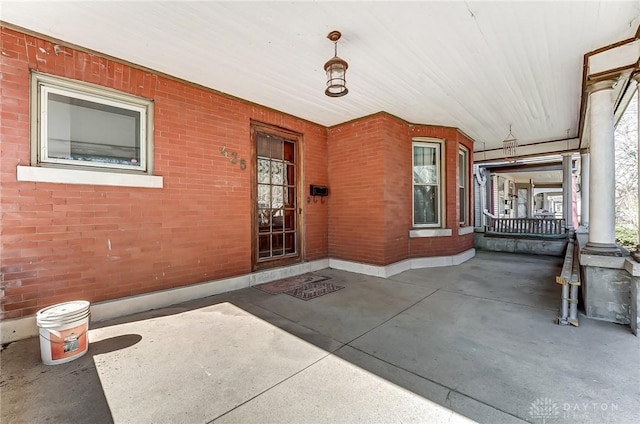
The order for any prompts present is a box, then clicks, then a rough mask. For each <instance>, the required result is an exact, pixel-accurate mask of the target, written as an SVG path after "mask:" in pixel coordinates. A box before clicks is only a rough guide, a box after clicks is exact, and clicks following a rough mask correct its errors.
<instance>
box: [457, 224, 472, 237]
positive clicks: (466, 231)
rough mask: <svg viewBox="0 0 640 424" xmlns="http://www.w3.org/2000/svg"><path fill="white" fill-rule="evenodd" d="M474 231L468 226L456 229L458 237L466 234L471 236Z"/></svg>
mask: <svg viewBox="0 0 640 424" xmlns="http://www.w3.org/2000/svg"><path fill="white" fill-rule="evenodd" d="M474 231H475V228H474V227H473V226H469V227H460V228H458V235H459V236H464V235H466V234H471V233H473V232H474Z"/></svg>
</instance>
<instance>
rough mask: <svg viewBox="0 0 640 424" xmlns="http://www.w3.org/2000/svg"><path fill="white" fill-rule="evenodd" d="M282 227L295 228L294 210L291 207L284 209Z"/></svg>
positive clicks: (286, 228)
mask: <svg viewBox="0 0 640 424" xmlns="http://www.w3.org/2000/svg"><path fill="white" fill-rule="evenodd" d="M284 229H285V230H295V229H296V211H295V210H292V209H286V210H285V211H284Z"/></svg>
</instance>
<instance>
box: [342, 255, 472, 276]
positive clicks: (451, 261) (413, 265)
mask: <svg viewBox="0 0 640 424" xmlns="http://www.w3.org/2000/svg"><path fill="white" fill-rule="evenodd" d="M475 255H476V249H474V248H471V249H469V250H466V251H464V252H462V253H458V254H457V255H452V256H432V257H423V258H411V259H406V260H404V261H400V262H396V263H393V264H390V265H385V266H379V265H370V264H365V263H359V262H351V261H344V260H341V259H329V267H330V268H333V269H339V270H341V271H349V272H355V273H358V274H365V275H371V276H374V277H381V278H389V277H391V276H393V275H396V274H400V273H401V272H404V271H408V270H410V269H420V268H435V267H439V266H452V265H460V264H461V263H463V262H466V261H468V260H469V259H471V258H473V257H474V256H475Z"/></svg>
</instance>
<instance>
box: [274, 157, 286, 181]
mask: <svg viewBox="0 0 640 424" xmlns="http://www.w3.org/2000/svg"><path fill="white" fill-rule="evenodd" d="M286 180H287V179H286V175H285V174H284V164H283V163H282V162H275V161H274V162H271V184H286Z"/></svg>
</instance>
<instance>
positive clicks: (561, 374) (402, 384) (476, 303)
mask: <svg viewBox="0 0 640 424" xmlns="http://www.w3.org/2000/svg"><path fill="white" fill-rule="evenodd" d="M560 267H561V259H559V258H553V257H542V256H528V255H516V254H506V253H489V252H478V253H477V255H476V257H475V258H473V259H471V260H470V261H468V262H466V263H464V264H462V265H459V266H456V267H449V268H432V269H423V270H411V271H407V272H404V273H402V274H399V275H396V276H394V277H392V278H390V279H387V280H385V279H381V278H376V277H369V276H364V275H359V274H352V273H348V272H344V271H337V270H332V269H325V270H321V271H318V272H316V274H319V275H325V276H328V277H330V278H331V279H330V280H329V282H331V283H333V284H337V285H342V286H345V288H344V289H342V290H340V291H337V292H334V293H330V294H327V295H325V296H322V297H319V298H316V299H313V300H310V301H307V302H305V301H303V300H299V299H296V298H293V297H291V296H288V295H286V294H280V295H270V294H267V293H264V292H262V291H259V290H256V289H253V288H249V289H243V290H239V291H235V292H231V293H226V294H223V295H218V296H212V297H208V298H205V299H200V300H198V301H192V302H188V303H184V304H180V305H177V306H174V307H170V308H164V309H160V310H155V311H149V312H146V313H142V314H136V315H132V316H129V317H125V318H121V319H118V320H111V321H108V322H103V323H97V324H92V330H91V331H90V341H91V344H90V348H89V352H88V353H87V354H86V355H85V356H84V357H82V358H78V359H76V360H74V361H72V362H69V363H67V364H61V365H56V366H45V365H42V363H41V361H40V351H39V340H38V339H37V338H32V339H28V340H23V341H19V342H15V343H12V344H10V345H8V346H7V347H6V348H5V349H4V350H3V351H2V352H1V355H0V359H1V366H2V370H1V379H0V390H1V396H2V404H1V405H2V410H1V416H0V421H1V422H3V423H14V422H15V423H18V422H24V423H37V422H50V423H51V422H53V423H65V422H68V423H81V422H83V423H85V422H86V423H106V422H113V421H115V422H127V423H151V422H153V423H205V422H216V423H218V422H219V423H276V422H281V423H315V422H323V423H352V422H366V423H376V422H380V423H390V422H420V423H427V422H428V423H432V422H469V421H470V420H473V421H478V422H484V423H512V422H525V421H526V422H534V423H542V422H547V423H563V422H564V423H577V422H598V423H603V422H613V423H638V422H640V401H639V399H640V340H639V339H638V338H637V337H634V336H633V335H632V334H631V332H630V330H629V328H628V327H624V326H619V325H616V324H610V323H606V322H600V321H593V320H589V319H587V318H585V317H584V316H580V327H578V328H574V327H561V326H557V325H555V324H553V319H554V317H555V316H556V314H557V310H558V304H559V293H560V287H559V286H558V285H556V284H555V283H554V280H555V275H557V274H558V273H559V270H560Z"/></svg>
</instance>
